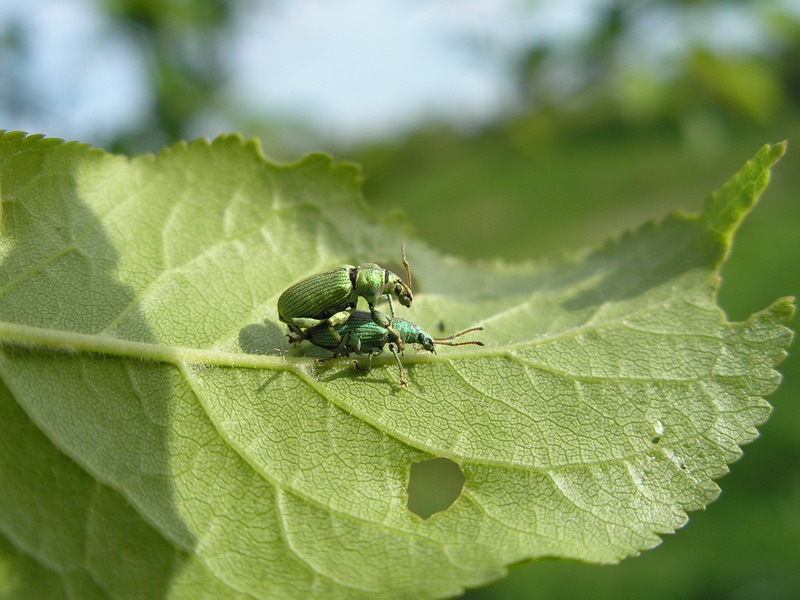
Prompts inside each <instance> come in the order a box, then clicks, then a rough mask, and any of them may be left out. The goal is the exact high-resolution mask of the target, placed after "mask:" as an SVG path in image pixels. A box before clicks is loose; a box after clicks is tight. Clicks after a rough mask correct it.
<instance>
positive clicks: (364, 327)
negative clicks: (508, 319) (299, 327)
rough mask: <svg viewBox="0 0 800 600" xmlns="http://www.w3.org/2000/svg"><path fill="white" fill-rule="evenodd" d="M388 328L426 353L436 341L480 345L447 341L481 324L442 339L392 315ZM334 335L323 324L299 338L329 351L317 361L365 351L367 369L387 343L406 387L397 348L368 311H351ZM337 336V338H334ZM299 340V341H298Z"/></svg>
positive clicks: (401, 380)
mask: <svg viewBox="0 0 800 600" xmlns="http://www.w3.org/2000/svg"><path fill="white" fill-rule="evenodd" d="M389 325H390V327H391V330H394V331H396V332H397V333H398V335H399V337H400V339H401V340H402V341H403V342H405V343H407V344H420V345H421V346H422V348H423V349H424V350H427V351H428V352H433V353H435V352H436V344H442V345H445V346H463V345H467V344H474V345H477V346H483V342H450V341H448V340H452V339H453V338H456V337H459V336H462V335H464V334H465V333H469V332H470V331H477V330H482V329H483V327H473V328H472V329H467V330H465V331H461V332H459V333H455V334H453V335H451V336H448V337H444V338H435V337H433V336H431V335H430V334H429V333H427V332H426V331H425V330H424V329H422V327H420V326H419V325H417V324H416V323H412V322H411V321H406V320H405V319H400V318H394V319H390V320H389ZM334 329H335V333H336V336H334V335H333V334H332V333H331V331H330V328H328V327H325V326H318V327H314V328H312V329H309V330H307V331H306V332H305V333H304V335H303V336H302V339H307V340H308V341H310V342H311V343H312V344H314V345H316V346H319V347H321V348H325V349H327V350H332V351H333V356H332V357H330V358H327V359H323V360H322V361H321V362H327V361H329V360H333V359H334V358H339V357H340V356H349V355H350V354H368V355H369V365H368V367H367V369H366V370H367V371H369V370H370V368H371V366H372V357H373V356H377V355H378V354H380V353H381V352H382V351H383V349H384V347H385V346H386V345H387V344H388V346H389V350H390V351H391V352H392V354H394V357H395V360H396V361H397V366H398V368H399V370H400V385H401V386H403V387H407V386H408V383H407V382H406V380H405V377H404V373H403V365H402V363H401V362H400V357H399V355H398V351H399V348H397V344H396V342H395V340H393V339H392V334H391V332H390V329H387V328H385V327H382V326H380V325H378V324H376V323H375V322H374V321H373V320H372V317H371V315H370V313H368V312H364V311H360V310H357V311H354V312H353V313H352V314H351V315H350V318H349V319H348V320H347V322H345V323H343V324H341V325H337V326H336V327H334ZM337 338H338V339H337ZM298 341H300V340H298Z"/></svg>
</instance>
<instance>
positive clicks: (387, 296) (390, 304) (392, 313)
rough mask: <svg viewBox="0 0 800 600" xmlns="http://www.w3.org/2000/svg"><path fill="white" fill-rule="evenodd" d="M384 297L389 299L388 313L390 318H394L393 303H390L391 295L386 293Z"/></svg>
mask: <svg viewBox="0 0 800 600" xmlns="http://www.w3.org/2000/svg"><path fill="white" fill-rule="evenodd" d="M386 299H387V300H388V301H389V314H391V315H392V318H393V319H394V304H392V295H391V294H386Z"/></svg>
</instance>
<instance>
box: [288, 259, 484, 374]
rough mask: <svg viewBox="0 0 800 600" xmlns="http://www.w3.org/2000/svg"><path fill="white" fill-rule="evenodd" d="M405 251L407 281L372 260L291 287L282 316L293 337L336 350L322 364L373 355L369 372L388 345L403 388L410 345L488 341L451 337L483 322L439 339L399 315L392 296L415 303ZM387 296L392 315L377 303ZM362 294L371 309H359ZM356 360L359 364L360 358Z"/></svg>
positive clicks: (426, 346)
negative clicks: (403, 356)
mask: <svg viewBox="0 0 800 600" xmlns="http://www.w3.org/2000/svg"><path fill="white" fill-rule="evenodd" d="M400 253H401V256H402V260H403V266H404V267H405V271H406V280H407V281H408V283H407V284H406V283H404V282H403V280H402V279H400V277H398V276H397V275H395V274H394V273H392V272H391V271H389V270H388V269H384V268H383V267H381V266H379V265H376V264H375V263H366V264H363V265H359V266H357V267H355V266H353V265H341V266H339V267H336V268H335V269H331V270H330V271H325V272H324V273H318V274H317V275H312V276H311V277H307V278H306V279H303V280H302V281H298V282H297V283H295V284H294V285H292V286H291V287H289V288H288V289H287V290H286V291H285V292H283V294H281V297H280V298H278V317H279V318H280V320H281V321H283V322H284V323H286V324H287V325H288V326H289V330H290V331H291V332H292V333H293V334H295V336H296V337H292V335H291V334H290V335H289V341H291V342H295V343H299V342H301V341H303V340H308V341H309V342H311V343H312V344H314V345H316V346H319V347H321V348H325V349H327V350H331V351H333V356H331V357H330V358H326V359H322V360H320V361H319V362H320V363H324V362H327V361H329V360H333V359H334V358H339V357H341V356H349V355H350V354H368V355H369V362H368V364H367V367H366V371H369V370H370V369H371V368H372V358H373V356H376V355H378V354H380V353H381V352H382V351H383V348H384V347H385V346H387V345H388V347H389V350H390V351H391V353H392V354H394V358H395V361H396V362H397V367H398V369H399V370H400V385H401V386H403V387H407V386H408V383H407V382H406V379H405V375H404V373H403V364H402V362H401V361H400V354H402V353H403V348H404V345H405V344H407V343H408V344H420V345H421V346H422V348H423V349H425V350H428V351H429V352H435V345H436V344H442V345H444V346H464V345H467V344H474V345H477V346H483V343H482V342H452V341H449V340H452V339H454V338H457V337H459V336H462V335H464V334H465V333H469V332H470V331H477V330H480V329H483V327H473V328H472V329H467V330H465V331H461V332H459V333H455V334H453V335H451V336H448V337H444V338H435V337H432V336H431V335H430V334H428V333H427V332H425V331H424V330H423V329H422V328H421V327H420V326H419V325H417V324H415V323H411V322H410V321H406V320H405V319H400V318H396V317H395V316H394V306H393V305H392V296H395V297H396V298H397V300H398V301H399V302H400V304H402V305H403V306H405V307H409V306H411V302H412V300H413V296H412V294H411V269H410V268H409V265H408V261H407V260H406V256H405V248H403V247H402V246H401V248H400ZM383 296H385V297H386V299H387V300H388V301H389V311H390V313H391V315H392V316H391V318H390V317H387V316H386V315H385V314H383V313H382V312H380V311H378V310H376V309H375V303H376V302H377V301H378V300H379V299H380V298H381V297H383ZM359 297H361V298H364V299H365V300H366V301H367V305H368V306H369V312H366V311H360V310H355V308H356V305H357V304H358V299H359ZM353 364H354V365H355V366H356V368H358V362H357V361H354V363H353Z"/></svg>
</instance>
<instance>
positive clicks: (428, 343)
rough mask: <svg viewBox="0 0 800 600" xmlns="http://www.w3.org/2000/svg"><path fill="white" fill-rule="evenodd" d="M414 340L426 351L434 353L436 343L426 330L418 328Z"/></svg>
mask: <svg viewBox="0 0 800 600" xmlns="http://www.w3.org/2000/svg"><path fill="white" fill-rule="evenodd" d="M414 341H415V342H416V343H417V344H419V345H420V346H422V347H423V348H424V349H425V350H427V351H428V352H433V353H434V354H436V344H435V343H434V341H433V337H432V336H431V335H430V334H429V333H428V332H426V331H423V330H422V329H420V330H419V332H418V333H417V339H416V340H414Z"/></svg>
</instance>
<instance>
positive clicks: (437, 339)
mask: <svg viewBox="0 0 800 600" xmlns="http://www.w3.org/2000/svg"><path fill="white" fill-rule="evenodd" d="M472 331H483V327H472V328H471V329H465V330H464V331H459V332H458V333H454V334H453V335H448V336H447V337H442V338H433V341H434V342H439V343H442V344H444V341H445V340H452V339H454V338H457V337H461V336H462V335H464V334H466V333H470V332H472ZM460 343H461V344H479V343H480V342H460ZM455 345H458V344H445V346H455ZM480 345H481V346H483V344H480Z"/></svg>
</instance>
